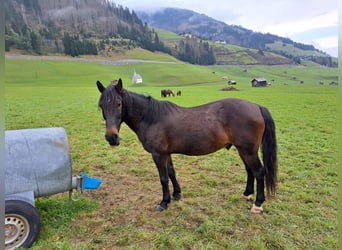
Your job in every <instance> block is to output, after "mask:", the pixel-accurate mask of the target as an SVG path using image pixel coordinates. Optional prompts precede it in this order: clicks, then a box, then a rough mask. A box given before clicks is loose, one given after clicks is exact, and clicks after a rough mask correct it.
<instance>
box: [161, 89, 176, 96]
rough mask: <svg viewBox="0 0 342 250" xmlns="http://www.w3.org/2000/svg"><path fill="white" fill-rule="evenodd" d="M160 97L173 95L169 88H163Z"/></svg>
mask: <svg viewBox="0 0 342 250" xmlns="http://www.w3.org/2000/svg"><path fill="white" fill-rule="evenodd" d="M160 95H161V97H168V96H171V95H172V96H175V94H174V93H173V92H172V90H171V89H163V90H161V91H160Z"/></svg>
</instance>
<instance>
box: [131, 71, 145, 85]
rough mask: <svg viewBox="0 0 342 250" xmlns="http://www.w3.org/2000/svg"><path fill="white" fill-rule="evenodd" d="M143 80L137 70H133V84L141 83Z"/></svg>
mask: <svg viewBox="0 0 342 250" xmlns="http://www.w3.org/2000/svg"><path fill="white" fill-rule="evenodd" d="M142 82H143V80H142V77H141V75H139V74H138V73H137V72H136V71H135V70H134V72H133V77H132V83H133V84H140V83H142Z"/></svg>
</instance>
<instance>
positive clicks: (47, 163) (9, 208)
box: [5, 127, 102, 249]
mask: <svg viewBox="0 0 342 250" xmlns="http://www.w3.org/2000/svg"><path fill="white" fill-rule="evenodd" d="M101 182H102V181H101V180H100V179H96V178H90V177H88V176H87V175H86V174H85V173H81V174H80V175H76V176H72V163H71V156H70V151H69V144H68V139H67V134H66V132H65V130H64V128H60V127H58V128H37V129H23V130H8V131H5V203H6V205H5V210H6V213H5V247H6V249H14V248H16V247H20V246H23V247H29V246H31V245H32V243H33V242H34V241H35V240H36V238H37V237H38V234H39V231H40V218H39V214H38V212H37V211H36V209H35V208H34V198H37V197H40V196H48V195H53V194H57V193H62V192H67V191H69V193H70V195H71V192H72V190H73V189H76V190H78V191H80V192H83V191H84V190H85V189H97V188H98V187H99V186H100V184H101ZM28 211H29V212H28ZM28 217H29V218H28ZM18 221H19V223H18ZM22 225H24V230H23V228H22ZM23 231H24V232H23Z"/></svg>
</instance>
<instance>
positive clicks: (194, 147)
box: [170, 136, 229, 155]
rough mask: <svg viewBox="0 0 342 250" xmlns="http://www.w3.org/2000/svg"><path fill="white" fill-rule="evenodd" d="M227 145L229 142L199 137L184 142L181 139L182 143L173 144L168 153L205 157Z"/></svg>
mask: <svg viewBox="0 0 342 250" xmlns="http://www.w3.org/2000/svg"><path fill="white" fill-rule="evenodd" d="M228 144H229V142H228V140H226V139H223V140H222V139H208V138H205V137H201V136H197V137H191V138H186V140H184V138H183V140H182V141H179V142H177V143H173V148H172V151H173V152H170V153H179V154H185V155H206V154H210V153H213V152H215V151H217V150H219V149H221V148H223V147H225V146H226V145H228Z"/></svg>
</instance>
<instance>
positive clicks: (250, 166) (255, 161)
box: [237, 147, 265, 213]
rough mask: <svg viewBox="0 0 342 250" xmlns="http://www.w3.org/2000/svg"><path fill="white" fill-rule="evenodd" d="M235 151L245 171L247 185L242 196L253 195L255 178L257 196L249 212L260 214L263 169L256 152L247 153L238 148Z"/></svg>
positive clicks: (263, 194)
mask: <svg viewBox="0 0 342 250" xmlns="http://www.w3.org/2000/svg"><path fill="white" fill-rule="evenodd" d="M237 149H238V151H239V154H240V157H241V159H242V161H243V162H244V164H245V167H246V170H247V185H246V190H245V192H244V196H246V197H248V196H249V195H250V194H252V193H253V190H254V178H255V179H256V181H257V194H256V200H255V203H254V204H253V207H252V209H251V211H252V212H253V213H261V212H262V207H261V205H262V203H263V202H264V201H265V191H264V186H265V184H264V175H265V173H264V169H263V167H262V165H261V162H260V159H259V157H258V154H257V152H249V150H244V149H242V148H239V147H237Z"/></svg>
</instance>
